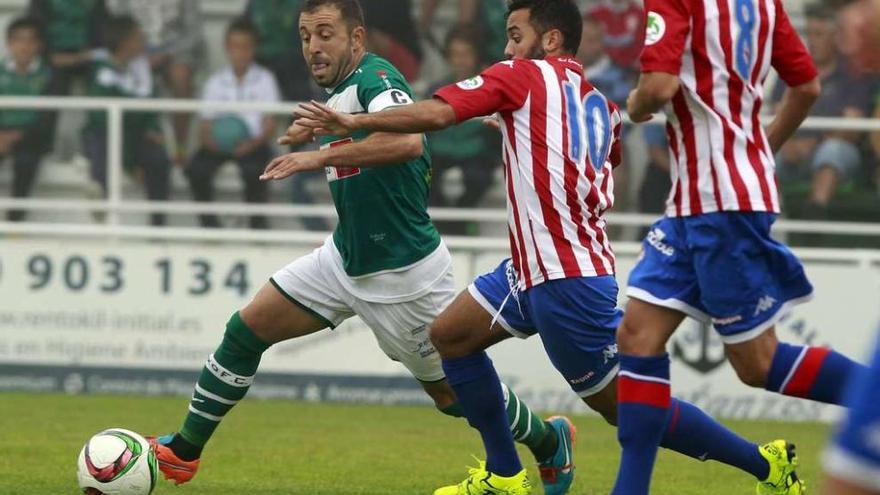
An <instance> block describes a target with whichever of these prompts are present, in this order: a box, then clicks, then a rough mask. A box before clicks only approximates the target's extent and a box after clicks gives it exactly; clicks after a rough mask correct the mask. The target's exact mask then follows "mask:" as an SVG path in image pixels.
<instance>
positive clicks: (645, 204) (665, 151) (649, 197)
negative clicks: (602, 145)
mask: <svg viewBox="0 0 880 495" xmlns="http://www.w3.org/2000/svg"><path fill="white" fill-rule="evenodd" d="M642 132H643V136H644V138H645V144H646V145H647V146H648V166H647V167H646V168H645V175H644V176H643V177H642V185H641V187H640V188H639V199H638V207H639V212H640V213H657V214H660V213H663V210H664V208H665V206H666V197H667V196H668V195H669V185H670V183H669V148H667V146H666V129H665V128H664V126H662V125H656V124H653V125H646V126H644V129H643V130H642Z"/></svg>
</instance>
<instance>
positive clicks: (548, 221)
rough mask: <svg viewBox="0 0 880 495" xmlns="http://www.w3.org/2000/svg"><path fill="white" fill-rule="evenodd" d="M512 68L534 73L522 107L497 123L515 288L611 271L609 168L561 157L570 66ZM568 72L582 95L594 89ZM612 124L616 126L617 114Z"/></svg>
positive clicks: (534, 63) (547, 63) (537, 63)
mask: <svg viewBox="0 0 880 495" xmlns="http://www.w3.org/2000/svg"><path fill="white" fill-rule="evenodd" d="M517 64H522V65H528V67H529V69H528V71H529V72H532V74H531V77H529V82H530V85H529V94H528V97H527V98H526V101H525V104H524V105H523V106H522V107H521V108H519V109H517V110H514V111H512V112H502V113H501V118H502V121H503V123H504V125H503V126H502V134H503V136H504V149H503V159H504V170H505V182H506V187H507V209H508V213H509V214H508V227H509V233H510V245H511V251H512V257H513V262H514V265H515V266H516V269H517V273H519V274H520V275H519V276H520V283H521V285H523V286H524V287H525V288H528V287H531V286H534V285H537V284H540V283H542V282H544V281H547V280H554V279H558V278H571V277H586V276H598V275H609V274H613V273H614V263H615V260H614V253H613V251H612V250H611V245H610V243H609V240H608V236H607V235H606V233H605V220H604V219H603V217H602V215H603V213H604V212H605V211H606V210H607V209H609V208H611V206H612V205H613V204H614V179H613V177H612V173H611V172H612V168H613V166H612V164H611V162H610V161H607V160H606V161H605V163H603V164H602V165H601V168H599V170H598V171H597V170H596V168H594V167H593V165H592V164H591V163H590V160H589V158H585V159H583V160H580V161H579V162H574V161H572V160H571V158H570V157H569V156H568V153H567V152H566V150H567V149H568V146H569V139H570V137H569V129H568V126H567V124H566V122H567V120H568V114H567V112H568V110H567V106H566V104H565V101H564V99H565V98H564V96H563V94H564V93H563V88H562V84H563V83H564V82H565V81H567V80H568V77H569V76H570V75H571V74H567V73H566V69H568V71H569V72H573V71H572V70H571V69H572V68H571V67H567V66H571V65H573V64H572V63H571V62H568V63H565V62H561V61H557V62H554V61H552V60H530V61H517ZM523 72H526V71H519V72H517V74H518V75H521V76H522V73H523ZM573 73H574V74H575V78H574V79H576V81H572V82H577V83H579V84H576V85H577V87H579V88H580V94H579V97H580V98H583V97H584V95H586V93H588V92H590V91H592V90H593V87H592V86H591V85H590V84H589V83H588V82H587V81H586V78H584V77H583V72H582V69H581V68H580V66H578V67H577V71H576V72H573ZM577 107H578V108H579V109H580V107H581V105H580V102H578V105H577ZM611 123H612V126H615V127H617V126H619V125H620V115H619V113H618V112H617V110H616V109H614V111H613V112H612V120H611ZM618 132H619V129H618ZM582 142H584V145H586V141H585V140H582Z"/></svg>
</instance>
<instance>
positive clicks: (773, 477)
mask: <svg viewBox="0 0 880 495" xmlns="http://www.w3.org/2000/svg"><path fill="white" fill-rule="evenodd" d="M758 450H760V452H761V455H762V456H764V459H767V462H768V463H769V464H770V475H769V476H767V479H766V480H764V481H760V482H758V488H757V493H758V495H804V494H805V493H807V491H806V486H805V485H804V482H803V481H801V480H800V479H798V476H797V473H795V468H796V467H797V454H795V448H794V444H790V443H788V442H786V441H785V440H774V441H772V442H770V443H767V444H764V445H761V446H760V447H758Z"/></svg>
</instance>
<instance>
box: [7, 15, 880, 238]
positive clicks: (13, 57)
mask: <svg viewBox="0 0 880 495" xmlns="http://www.w3.org/2000/svg"><path fill="white" fill-rule="evenodd" d="M300 4H301V0H249V1H248V2H247V4H246V6H245V8H244V10H243V11H242V12H241V13H240V15H239V16H237V17H235V18H234V19H231V20H230V21H229V23H228V25H227V26H226V29H225V32H224V34H223V35H222V36H223V39H207V37H206V34H205V33H206V30H205V29H204V26H203V24H204V19H203V13H202V10H201V6H200V1H199V0H151V1H150V2H139V1H133V0H106V1H105V0H63V1H62V0H31V1H30V4H29V6H28V7H27V10H26V11H25V12H22V13H21V15H20V16H18V17H16V18H15V19H14V20H12V21H11V22H10V23H9V24H8V27H7V29H6V45H7V47H6V48H7V49H6V58H5V60H4V61H3V63H2V64H0V94H2V95H78V96H116V97H131V98H150V97H156V96H162V97H166V98H197V97H198V98H203V99H206V100H223V101H267V102H272V101H281V100H285V101H303V100H308V99H310V98H316V99H320V98H321V97H322V92H321V90H320V89H319V88H318V87H317V86H315V85H314V84H313V82H312V81H311V78H310V76H309V72H308V68H307V67H306V64H305V61H304V60H303V57H302V55H301V53H300V41H299V32H298V17H299V16H298V10H299V6H300ZM363 4H364V10H365V12H366V16H367V18H366V21H367V24H368V33H369V34H368V40H367V42H368V48H369V49H370V50H371V51H373V52H375V53H377V54H379V55H380V56H382V57H385V58H387V59H388V60H390V61H391V62H392V63H393V64H394V65H395V66H397V67H399V68H400V70H401V72H402V73H403V74H404V75H405V76H406V77H407V78H408V79H410V80H411V81H414V84H413V86H414V88H416V89H418V90H421V91H420V92H421V93H422V95H423V96H426V97H427V96H430V94H431V90H432V89H433V88H437V87H439V86H441V85H443V84H446V83H449V82H451V81H455V80H461V79H466V78H468V77H471V76H473V75H475V74H477V73H478V72H480V71H481V69H482V68H484V67H485V66H487V65H488V64H490V63H492V62H494V61H497V60H499V59H502V58H504V54H503V52H504V46H505V44H506V33H505V30H504V13H505V10H506V6H505V1H504V0H445V1H443V0H421V1H419V0H363ZM641 5H642V3H641V1H640V0H592V1H589V0H587V1H584V2H583V7H584V8H583V34H584V35H583V40H582V43H581V47H580V51H579V54H578V56H579V58H580V59H581V61H582V62H583V64H584V66H585V68H586V74H587V76H588V77H589V79H590V80H591V81H592V82H593V83H594V85H595V86H596V87H598V88H599V89H600V90H601V91H602V92H603V93H604V94H605V95H607V97H608V98H609V99H611V100H613V101H615V102H617V103H618V104H620V105H621V106H624V103H625V100H626V97H627V95H628V94H629V91H630V89H631V88H632V87H633V85H634V83H635V78H636V77H637V74H638V58H639V54H640V52H641V48H642V45H643V42H644V32H645V27H644V13H643V11H642V6H641ZM444 8H445V9H447V12H448V11H453V12H455V13H456V15H457V18H455V19H452V20H451V21H449V20H448V19H446V21H445V22H439V19H438V18H439V17H440V16H439V15H438V12H440V11H441V9H444ZM447 17H448V16H447ZM835 19H836V17H835V12H834V11H833V10H832V9H831V7H829V6H828V5H827V4H826V3H825V2H821V1H820V2H812V3H809V2H808V5H807V8H806V10H805V12H804V15H803V17H802V22H800V23H799V25H800V26H801V27H802V28H803V29H802V32H801V34H802V36H803V37H804V38H805V40H806V42H807V45H808V47H809V49H810V52H811V54H812V56H813V58H814V60H815V61H816V63H817V65H818V66H819V68H820V72H821V78H822V84H823V87H824V91H823V94H822V97H821V99H820V101H819V103H818V104H817V105H816V106H815V109H814V111H813V115H815V116H823V117H870V116H875V117H880V89H878V88H880V84H878V80H877V78H876V76H868V75H864V74H860V73H859V67H854V64H851V63H850V62H849V60H847V57H846V56H845V55H844V54H843V53H842V52H841V49H840V46H839V40H840V36H839V35H840V31H839V27H838V24H837V22H836V20H835ZM208 46H223V47H224V49H225V55H226V63H225V65H224V66H222V67H207V66H206V65H207V64H206V63H205V60H206V59H207V57H206V55H205V52H206V49H207V47H208ZM432 51H433V52H434V53H439V54H442V59H443V60H445V62H446V64H445V67H442V68H441V69H439V70H438V68H437V67H436V64H433V63H431V62H429V60H436V58H434V59H431V58H430V57H429V56H428V53H429V52H432ZM777 86H778V87H773V85H771V87H768V88H765V91H766V94H767V98H766V101H765V108H766V109H767V111H768V112H772V109H773V107H774V104H776V103H778V100H779V98H780V96H781V89H782V85H777ZM56 117H57V116H56V115H55V114H54V113H52V112H45V111H44V112H39V111H32V110H5V109H4V110H0V155H2V156H3V157H5V158H8V159H9V160H6V161H8V162H10V164H11V170H12V173H11V175H12V179H11V180H10V181H9V182H10V188H11V195H12V196H13V197H28V196H29V195H31V193H32V191H33V189H34V186H35V184H36V183H37V182H38V176H39V174H38V170H39V168H40V164H41V162H42V161H43V160H44V158H45V157H46V156H47V155H51V154H54V153H57V150H54V151H53V150H52V149H51V148H52V146H47V143H50V144H51V143H55V142H58V140H57V139H56V138H55V133H56V128H57V129H59V130H60V132H69V129H68V128H67V127H64V128H62V126H60V125H56V121H58V120H59V119H57V118H56ZM80 124H81V125H80V129H79V130H78V131H77V132H78V134H77V136H78V141H79V142H78V143H77V147H78V150H79V153H80V154H81V155H82V156H84V157H85V158H86V159H87V160H88V163H89V179H90V180H89V184H87V185H85V186H84V187H83V191H84V194H85V195H86V196H88V197H91V198H99V197H102V196H103V195H104V194H106V178H107V156H106V151H107V150H106V139H107V138H106V125H107V124H106V116H105V115H104V112H91V113H89V115H88V116H87V118H85V119H84V121H83V122H81V123H80ZM284 124H285V122H284V119H283V118H275V117H271V116H266V115H262V114H260V113H253V112H251V113H242V114H230V113H214V112H212V113H202V114H200V115H198V116H196V118H195V119H194V118H193V116H190V115H187V114H185V113H174V114H169V115H167V116H165V115H159V114H155V113H146V112H140V113H136V112H129V113H127V114H126V116H125V119H124V146H123V159H124V164H123V165H124V167H125V170H126V172H127V173H128V175H130V176H131V177H132V178H133V179H134V180H135V182H137V183H139V184H143V188H144V190H145V195H146V197H148V198H149V199H152V200H166V199H169V198H170V197H171V194H172V188H171V186H170V183H171V182H172V175H174V173H175V172H174V168H175V167H178V168H180V169H181V171H182V172H183V174H182V175H183V176H185V177H186V179H187V183H188V185H189V189H190V194H191V197H192V198H193V199H195V200H196V201H212V200H213V199H214V197H215V187H214V182H215V176H216V175H217V172H218V170H219V169H220V168H221V166H222V165H224V164H226V163H227V162H234V163H235V164H236V165H237V166H238V167H239V170H240V172H241V174H240V176H241V182H240V185H239V186H238V187H239V188H240V189H241V194H242V196H243V198H244V200H245V201H247V202H253V203H261V202H267V201H269V198H270V194H269V190H268V189H267V186H266V185H265V184H264V183H260V181H259V180H258V178H257V177H258V175H259V173H258V172H259V171H260V170H261V169H262V167H263V166H264V165H265V163H266V162H267V161H268V160H269V158H270V157H271V156H272V155H273V153H276V152H277V151H279V150H278V149H277V148H275V146H276V145H275V144H274V136H276V135H277V134H278V129H280V128H281V127H280V126H282V125H284ZM499 140H500V138H499V136H498V135H496V133H495V131H493V130H492V129H489V128H488V127H485V126H482V125H480V124H479V123H471V124H466V125H462V126H459V127H456V128H453V129H449V130H446V131H443V132H438V133H435V134H433V135H431V136H429V144H430V148H431V151H432V155H433V160H434V181H435V182H434V184H435V186H434V190H433V192H432V197H431V202H432V204H434V205H435V206H452V207H475V206H479V205H482V204H486V203H487V202H489V203H491V202H492V201H493V200H494V201H495V202H496V203H497V205H499V206H500V199H498V198H500V197H501V196H503V195H498V197H496V198H493V196H492V194H491V191H492V189H493V187H498V186H497V182H498V176H499V172H498V168H499V158H498V153H497V148H498V146H499V144H498V143H499ZM626 142H627V145H628V146H627V148H628V149H627V151H629V153H628V154H627V156H628V158H627V159H626V160H625V163H626V164H627V165H628V166H627V167H623V168H622V169H620V170H619V175H618V177H617V196H618V199H619V201H618V205H619V207H618V210H623V211H627V210H629V211H639V212H645V213H659V212H661V211H662V209H663V204H664V202H665V199H666V194H667V191H668V185H669V181H668V170H669V155H668V152H667V148H666V133H665V132H664V129H663V127H662V126H659V125H655V126H647V127H645V128H644V129H643V130H632V131H630V132H628V133H627V136H626ZM633 162H640V163H641V164H642V165H644V166H630V165H631V164H632V163H633ZM878 165H880V132H877V133H873V134H871V133H868V132H858V131H855V132H854V131H836V130H832V131H828V130H805V131H801V132H800V133H799V134H798V135H797V137H796V138H795V139H793V140H792V141H791V142H790V143H788V144H787V145H786V146H785V148H784V149H783V150H782V151H781V152H780V153H779V156H778V157H777V175H778V180H779V183H780V186H781V190H782V192H783V195H784V198H785V202H786V208H785V209H786V211H787V215H788V216H790V217H792V218H802V219H831V220H850V221H876V220H880V166H878ZM455 169H458V172H457V173H456V174H449V172H451V171H453V170H455ZM449 176H457V177H459V178H460V179H459V180H458V181H455V180H448V177H449ZM316 180H323V174H322V173H317V174H304V175H301V176H296V177H294V178H293V179H292V180H291V181H290V188H291V193H290V194H291V196H292V198H293V200H294V201H296V202H305V203H310V202H315V201H323V198H319V197H316V195H315V191H316V190H317V189H318V188H317V186H314V185H312V184H313V183H314V182H315V181H316ZM180 199H186V198H180ZM6 217H7V219H8V220H10V221H20V220H23V219H24V218H25V217H26V215H25V213H24V212H22V211H17V210H11V211H7V213H6ZM96 218H97V220H100V215H96ZM199 221H200V223H201V225H203V226H205V227H220V226H221V224H222V223H223V222H222V221H221V220H220V219H219V218H218V217H217V216H215V215H201V216H200V217H199ZM151 222H152V223H153V224H154V225H161V224H163V223H164V222H165V218H164V216H163V215H161V214H153V215H151ZM304 222H305V226H306V227H307V228H310V229H326V228H327V225H326V224H325V222H324V221H323V220H322V219H317V218H310V219H306V220H305V221H304ZM249 225H250V227H252V228H268V227H269V226H270V222H269V220H268V219H267V218H265V217H262V216H254V217H251V218H250V219H249ZM441 229H442V231H443V232H445V233H450V234H474V233H477V232H478V227H477V226H476V225H467V224H462V223H460V222H459V223H455V222H449V223H447V224H444V225H441Z"/></svg>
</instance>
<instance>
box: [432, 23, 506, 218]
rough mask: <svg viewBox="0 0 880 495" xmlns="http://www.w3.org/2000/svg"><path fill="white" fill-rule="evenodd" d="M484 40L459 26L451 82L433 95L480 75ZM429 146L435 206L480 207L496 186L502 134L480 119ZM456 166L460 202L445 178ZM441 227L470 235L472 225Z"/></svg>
mask: <svg viewBox="0 0 880 495" xmlns="http://www.w3.org/2000/svg"><path fill="white" fill-rule="evenodd" d="M480 39H481V38H480V32H479V30H478V29H476V27H468V26H459V27H456V28H453V29H452V30H451V31H450V32H449V34H448V35H447V38H446V43H445V50H444V52H445V56H446V61H447V63H448V64H449V68H450V70H451V74H450V77H449V78H448V79H447V80H445V81H442V82H441V83H440V84H437V85H436V86H435V87H434V88H433V89H432V90H431V94H433V93H434V91H436V90H437V89H439V88H440V87H442V86H445V85H447V84H451V83H453V82H456V81H463V80H465V79H468V78H471V77H473V76H475V75H477V74H479V73H480V71H481V70H482V65H481V61H482V59H483V57H482V53H481V52H480V47H481V46H482V45H481V43H480ZM428 144H429V146H430V147H431V158H432V162H433V165H432V168H433V180H432V182H433V185H432V188H431V198H430V199H431V201H430V203H431V205H432V206H451V207H457V208H470V207H473V206H476V205H477V204H478V203H479V202H480V200H482V199H483V197H484V196H485V195H486V192H487V191H488V190H489V188H490V187H491V186H492V179H493V178H494V173H495V168H496V166H497V165H498V150H499V149H500V147H501V136H500V134H499V132H498V131H497V130H495V129H492V128H489V127H487V126H486V125H484V124H483V123H482V122H480V121H479V120H471V121H468V122H464V123H462V124H461V125H458V126H453V127H450V128H448V129H445V130H442V131H439V132H434V133H431V134H430V135H429V136H428ZM456 167H458V168H460V169H461V172H462V176H463V179H462V182H463V186H464V192H463V193H462V195H461V196H459V198H458V199H453V198H450V197H448V195H447V194H446V191H444V190H443V176H444V175H445V174H446V172H448V171H449V170H451V169H453V168H456ZM437 224H438V225H437V227H438V228H439V229H440V231H441V232H443V233H446V234H453V235H455V234H465V233H468V227H469V226H468V225H466V224H465V223H463V222H450V223H445V222H444V223H441V222H437Z"/></svg>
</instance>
